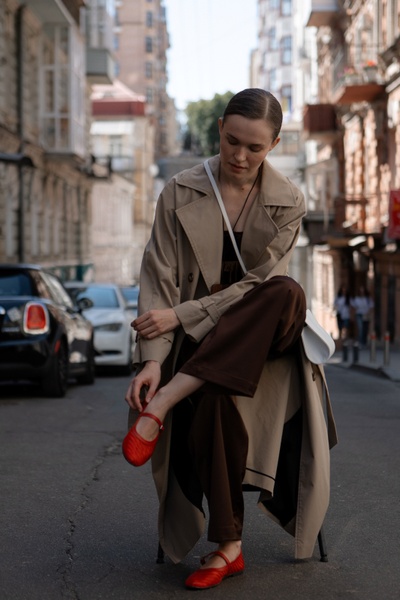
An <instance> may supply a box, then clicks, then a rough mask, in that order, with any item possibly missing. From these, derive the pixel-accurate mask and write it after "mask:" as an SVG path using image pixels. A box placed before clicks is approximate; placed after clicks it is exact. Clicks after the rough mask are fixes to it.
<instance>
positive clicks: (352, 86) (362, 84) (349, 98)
mask: <svg viewBox="0 0 400 600" xmlns="http://www.w3.org/2000/svg"><path fill="white" fill-rule="evenodd" d="M384 92H385V86H384V82H383V79H382V78H381V76H380V74H379V72H378V68H377V67H376V66H375V65H368V64H367V65H365V66H363V67H360V68H358V69H355V68H354V67H349V66H347V67H346V68H345V70H344V72H343V73H342V75H341V76H340V77H339V78H338V80H337V84H336V86H335V89H334V91H333V102H334V104H338V105H339V106H346V105H349V104H353V103H358V102H374V101H375V100H377V99H378V98H379V97H380V96H381V95H383V93H384Z"/></svg>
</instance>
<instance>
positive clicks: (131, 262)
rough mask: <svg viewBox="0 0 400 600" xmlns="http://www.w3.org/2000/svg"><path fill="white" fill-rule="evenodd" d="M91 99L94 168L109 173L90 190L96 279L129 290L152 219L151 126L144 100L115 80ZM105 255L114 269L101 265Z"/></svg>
mask: <svg viewBox="0 0 400 600" xmlns="http://www.w3.org/2000/svg"><path fill="white" fill-rule="evenodd" d="M91 98H92V117H93V120H92V126H91V148H92V154H93V157H94V158H95V161H96V163H97V167H101V166H103V169H104V166H105V165H107V164H108V166H109V169H110V174H109V176H108V179H107V181H100V180H99V179H97V181H96V180H95V183H94V185H93V211H94V213H93V253H94V263H95V270H96V278H97V279H99V278H101V279H102V280H103V281H104V280H107V278H108V279H110V275H111V276H112V277H113V278H114V280H115V281H117V282H118V283H124V284H131V283H132V282H133V280H136V279H138V277H139V270H140V262H141V258H142V255H143V251H144V247H145V245H146V243H147V241H148V239H149V236H150V230H151V226H152V223H153V219H154V210H155V200H156V198H155V181H154V178H155V176H156V174H157V169H156V167H155V165H154V164H153V159H154V147H153V140H154V125H153V123H152V120H151V119H149V118H148V116H147V103H146V99H145V97H144V96H140V95H138V94H135V93H134V92H132V90H130V89H129V88H128V87H127V86H125V85H124V84H123V83H121V82H120V81H119V80H115V81H114V82H113V84H110V85H94V86H93V91H92V96H91ZM128 191H130V194H128ZM118 198H120V199H121V204H119V203H118V200H117V199H118ZM117 215H118V217H117ZM113 217H115V218H116V219H117V221H116V222H114V220H113ZM107 254H108V257H110V256H112V257H113V259H112V263H113V265H114V266H112V265H111V261H110V260H108V261H105V260H104V258H105V257H107Z"/></svg>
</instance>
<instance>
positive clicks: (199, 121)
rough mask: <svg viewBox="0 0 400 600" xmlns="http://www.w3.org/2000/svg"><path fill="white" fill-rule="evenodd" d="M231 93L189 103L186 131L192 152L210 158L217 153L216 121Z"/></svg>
mask: <svg viewBox="0 0 400 600" xmlns="http://www.w3.org/2000/svg"><path fill="white" fill-rule="evenodd" d="M232 96H233V93H232V92H225V94H222V95H221V94H215V96H214V98H212V100H199V101H198V102H189V104H188V105H187V107H186V111H185V112H186V116H187V129H188V135H189V136H190V139H191V144H192V150H193V149H194V148H195V149H196V152H197V153H198V154H200V155H202V156H211V155H213V154H218V152H219V131H218V119H219V117H222V114H223V112H224V109H225V106H226V105H227V104H228V102H229V100H230V99H231V98H232Z"/></svg>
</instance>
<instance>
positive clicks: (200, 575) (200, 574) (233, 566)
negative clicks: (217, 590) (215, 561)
mask: <svg viewBox="0 0 400 600" xmlns="http://www.w3.org/2000/svg"><path fill="white" fill-rule="evenodd" d="M209 556H220V557H221V558H223V559H224V561H225V562H226V567H220V568H219V569H216V568H214V569H213V568H210V569H199V570H198V571H195V572H194V573H192V574H191V575H189V577H188V578H187V579H186V581H185V586H186V587H187V588H189V589H191V590H207V589H208V588H212V587H216V586H217V585H219V584H220V583H221V582H222V581H223V580H224V579H225V578H226V577H232V576H233V575H240V573H243V571H244V560H243V554H242V551H240V554H239V556H238V557H237V558H236V559H235V560H234V561H233V562H231V561H230V560H229V559H228V558H227V557H226V556H225V554H223V553H222V552H219V551H218V550H216V551H215V552H210V553H209V554H207V555H206V556H203V558H201V560H200V562H201V564H202V565H204V564H205V563H206V559H207V558H208V557H209Z"/></svg>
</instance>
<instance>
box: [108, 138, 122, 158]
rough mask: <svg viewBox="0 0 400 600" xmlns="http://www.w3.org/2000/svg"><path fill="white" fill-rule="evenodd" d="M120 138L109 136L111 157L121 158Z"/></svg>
mask: <svg viewBox="0 0 400 600" xmlns="http://www.w3.org/2000/svg"><path fill="white" fill-rule="evenodd" d="M122 146H123V143H122V136H121V135H110V154H111V156H122Z"/></svg>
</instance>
